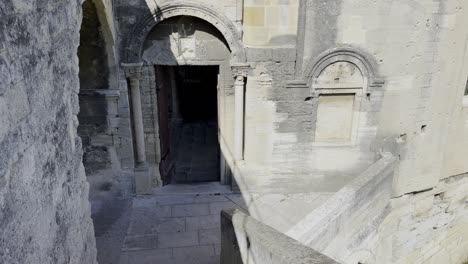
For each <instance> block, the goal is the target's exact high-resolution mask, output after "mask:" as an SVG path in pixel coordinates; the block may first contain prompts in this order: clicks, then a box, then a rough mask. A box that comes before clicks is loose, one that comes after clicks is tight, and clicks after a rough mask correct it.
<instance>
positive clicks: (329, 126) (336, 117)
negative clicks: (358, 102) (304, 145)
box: [315, 94, 355, 142]
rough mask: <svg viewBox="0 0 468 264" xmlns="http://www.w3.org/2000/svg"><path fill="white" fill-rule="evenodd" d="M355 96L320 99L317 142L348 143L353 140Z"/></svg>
mask: <svg viewBox="0 0 468 264" xmlns="http://www.w3.org/2000/svg"><path fill="white" fill-rule="evenodd" d="M354 97H355V95H354V94H339V95H321V96H320V97H319V104H318V111H317V124H316V130H315V141H317V142H330V141H332V142H333V141H348V140H350V139H351V131H352V127H353V112H354V110H353V109H354Z"/></svg>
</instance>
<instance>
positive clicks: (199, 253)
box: [173, 245, 215, 259]
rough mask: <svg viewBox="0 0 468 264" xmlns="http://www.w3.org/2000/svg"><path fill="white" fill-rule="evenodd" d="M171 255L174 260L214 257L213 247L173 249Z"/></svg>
mask: <svg viewBox="0 0 468 264" xmlns="http://www.w3.org/2000/svg"><path fill="white" fill-rule="evenodd" d="M173 254H174V257H175V258H185V259H197V258H200V257H205V256H214V255H215V251H214V246H213V245H205V246H194V247H180V248H174V249H173Z"/></svg>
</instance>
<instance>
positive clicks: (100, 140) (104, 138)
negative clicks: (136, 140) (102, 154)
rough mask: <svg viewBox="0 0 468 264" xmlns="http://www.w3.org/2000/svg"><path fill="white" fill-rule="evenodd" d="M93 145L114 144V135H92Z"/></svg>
mask: <svg viewBox="0 0 468 264" xmlns="http://www.w3.org/2000/svg"><path fill="white" fill-rule="evenodd" d="M91 145H92V146H112V145H113V137H112V135H96V136H94V137H91Z"/></svg>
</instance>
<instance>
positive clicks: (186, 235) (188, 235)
mask: <svg viewBox="0 0 468 264" xmlns="http://www.w3.org/2000/svg"><path fill="white" fill-rule="evenodd" d="M197 245H199V243H198V233H197V232H182V233H161V234H159V236H158V247H159V248H173V247H190V246H197Z"/></svg>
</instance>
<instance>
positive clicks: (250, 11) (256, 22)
mask: <svg viewBox="0 0 468 264" xmlns="http://www.w3.org/2000/svg"><path fill="white" fill-rule="evenodd" d="M244 25H245V26H248V27H249V26H251V27H263V26H264V25H265V8H264V7H262V6H255V7H249V6H246V7H244Z"/></svg>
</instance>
